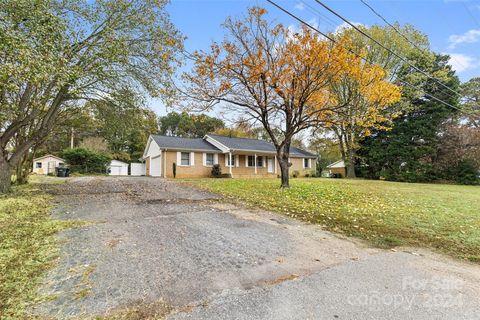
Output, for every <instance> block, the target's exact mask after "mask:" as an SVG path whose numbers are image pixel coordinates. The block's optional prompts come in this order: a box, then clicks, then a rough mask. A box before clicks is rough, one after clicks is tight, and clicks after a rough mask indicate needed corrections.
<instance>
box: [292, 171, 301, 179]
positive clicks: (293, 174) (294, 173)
mask: <svg viewBox="0 0 480 320" xmlns="http://www.w3.org/2000/svg"><path fill="white" fill-rule="evenodd" d="M299 176H300V172H299V171H298V170H294V171H293V173H292V177H294V178H298V177H299Z"/></svg>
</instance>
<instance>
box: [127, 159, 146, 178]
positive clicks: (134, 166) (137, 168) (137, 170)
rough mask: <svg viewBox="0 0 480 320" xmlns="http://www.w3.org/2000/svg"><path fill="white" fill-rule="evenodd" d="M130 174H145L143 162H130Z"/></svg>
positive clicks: (137, 175)
mask: <svg viewBox="0 0 480 320" xmlns="http://www.w3.org/2000/svg"><path fill="white" fill-rule="evenodd" d="M130 175H131V176H136V177H139V176H144V175H145V163H140V162H132V163H130Z"/></svg>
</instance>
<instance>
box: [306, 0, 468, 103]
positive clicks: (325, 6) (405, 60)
mask: <svg viewBox="0 0 480 320" xmlns="http://www.w3.org/2000/svg"><path fill="white" fill-rule="evenodd" d="M315 2H317V3H318V4H320V5H321V6H322V7H324V8H325V9H327V10H328V11H330V12H331V13H333V14H334V15H335V16H337V17H338V18H340V19H342V20H343V21H344V22H346V23H347V24H348V25H349V26H351V27H352V28H353V29H355V30H356V31H357V32H359V33H361V34H362V35H363V36H365V37H367V38H368V39H370V40H372V41H373V42H375V43H376V44H377V45H379V46H380V47H382V48H383V49H385V50H387V51H388V52H389V53H390V54H393V55H394V56H396V57H397V58H399V59H400V60H402V61H403V62H405V63H406V64H408V65H409V66H410V67H412V68H414V69H415V70H416V71H418V72H420V73H421V74H423V75H424V76H426V77H428V78H429V79H432V80H435V81H436V82H437V83H438V84H440V85H441V86H442V87H444V88H445V89H447V90H449V91H451V92H453V93H454V94H456V95H458V96H461V94H460V93H458V92H456V91H455V90H453V89H451V88H450V87H449V86H447V85H445V84H444V83H443V82H441V81H440V80H438V79H437V78H435V77H432V76H431V75H429V74H428V73H426V72H425V71H423V70H422V69H420V68H418V67H417V66H415V65H413V64H411V63H410V62H409V61H408V60H407V59H405V58H404V57H402V56H400V55H399V54H397V53H396V52H395V51H392V50H391V49H390V48H387V47H385V46H384V45H383V44H381V43H380V42H379V41H378V40H376V39H375V38H373V37H372V36H370V35H369V34H368V33H366V32H364V31H363V30H361V29H360V28H358V27H357V26H356V25H355V24H353V23H351V22H350V21H349V20H348V19H346V18H344V17H343V16H341V15H340V14H339V13H337V12H336V11H335V10H333V9H331V8H330V7H329V6H327V5H326V4H324V3H323V2H321V1H319V0H315Z"/></svg>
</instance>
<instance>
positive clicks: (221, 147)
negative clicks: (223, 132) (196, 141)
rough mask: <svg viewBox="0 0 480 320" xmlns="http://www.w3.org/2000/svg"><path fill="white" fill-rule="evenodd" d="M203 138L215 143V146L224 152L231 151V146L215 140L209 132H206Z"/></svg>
mask: <svg viewBox="0 0 480 320" xmlns="http://www.w3.org/2000/svg"><path fill="white" fill-rule="evenodd" d="M203 139H205V140H207V142H209V143H211V144H213V145H214V146H215V147H217V148H218V149H220V150H222V151H223V152H229V151H230V148H228V147H227V146H226V145H224V144H222V143H221V142H219V141H217V140H215V138H213V137H211V136H209V135H208V134H206V135H205V137H203Z"/></svg>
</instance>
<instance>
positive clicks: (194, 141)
mask: <svg viewBox="0 0 480 320" xmlns="http://www.w3.org/2000/svg"><path fill="white" fill-rule="evenodd" d="M152 138H153V140H155V142H156V143H157V144H158V146H159V147H160V148H162V149H163V148H167V149H169V148H170V149H178V150H209V151H210V150H211V151H218V152H220V150H219V149H218V148H217V147H215V146H214V145H212V144H210V143H208V142H207V141H205V140H203V139H202V138H180V137H169V136H159V135H152Z"/></svg>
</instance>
